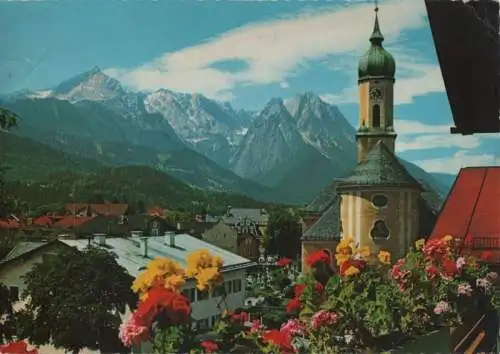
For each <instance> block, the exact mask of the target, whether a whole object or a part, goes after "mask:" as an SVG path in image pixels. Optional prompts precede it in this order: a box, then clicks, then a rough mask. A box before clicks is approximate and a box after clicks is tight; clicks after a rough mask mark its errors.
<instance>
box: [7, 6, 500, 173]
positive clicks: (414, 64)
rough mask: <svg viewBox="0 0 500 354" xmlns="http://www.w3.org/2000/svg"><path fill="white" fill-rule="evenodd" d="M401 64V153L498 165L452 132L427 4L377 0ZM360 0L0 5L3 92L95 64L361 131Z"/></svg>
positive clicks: (448, 164) (474, 142) (368, 20)
mask: <svg viewBox="0 0 500 354" xmlns="http://www.w3.org/2000/svg"><path fill="white" fill-rule="evenodd" d="M379 14H380V24H381V29H382V32H383V34H384V35H385V37H386V41H385V42H384V44H385V46H386V48H387V49H388V50H389V51H391V53H392V54H393V55H394V57H395V59H396V62H397V73H396V87H395V95H396V97H395V100H396V108H395V116H396V119H397V120H396V122H395V128H396V130H397V132H398V133H399V137H398V140H397V151H398V153H399V155H400V156H401V157H403V158H406V159H408V160H410V161H413V162H416V163H417V164H419V165H420V166H422V167H424V168H425V169H426V170H428V171H430V172H456V171H457V170H458V169H459V168H460V167H461V166H469V165H498V164H500V137H499V136H498V135H474V136H468V137H463V136H457V135H453V136H452V135H450V134H449V127H450V125H451V124H452V118H451V111H450V108H449V105H448V100H447V98H446V94H445V92H444V85H443V82H442V78H441V72H440V70H439V66H438V62H437V57H436V53H435V50H434V46H433V42H432V36H431V32H430V28H429V25H428V22H427V16H426V13H425V7H424V3H423V1H417V0H412V1H410V0H386V1H380V13H379ZM373 15H374V14H373V3H372V2H371V1H361V0H358V1H356V0H350V1H348V0H331V1H327V0H323V1H321V0H318V1H312V0H310V1H309V0H306V1H298V0H289V1H285V0H281V1H258V2H257V1H228V0H221V1H216V0H205V1H195V0H184V1H180V0H161V1H153V0H144V1H138V0H136V1H132V0H129V1H117V0H107V1H98V0H85V1H69V0H60V1H50V2H49V1H37V2H30V1H26V2H20V1H12V2H1V3H0V44H1V46H2V48H8V50H3V51H1V52H0V93H6V92H12V91H16V90H20V89H24V88H29V89H43V88H47V87H52V86H54V85H56V84H58V83H59V82H61V81H63V80H65V79H68V78H70V77H72V76H74V75H76V74H78V73H81V72H83V71H85V70H88V69H90V68H91V67H93V66H99V67H100V68H102V69H103V70H105V72H106V73H108V74H110V75H112V76H114V77H116V78H118V79H119V80H120V81H121V82H122V83H123V84H124V85H126V86H128V87H130V88H132V89H136V90H155V89H158V88H169V89H172V90H174V91H182V92H199V93H203V94H205V95H206V96H208V97H211V98H216V99H220V100H228V101H230V102H231V103H232V104H233V105H234V106H235V107H237V108H248V109H259V108H261V107H262V106H263V105H264V104H265V102H266V101H267V100H269V99H270V98H271V97H282V98H288V97H292V96H294V95H296V94H298V93H303V92H305V91H312V92H315V93H317V94H319V95H321V96H322V97H323V98H324V99H325V100H327V101H329V102H331V103H334V104H338V105H339V107H340V109H341V110H342V112H344V114H345V115H346V117H347V119H348V120H349V121H350V122H351V123H352V124H353V125H355V126H356V125H357V92H356V65H357V62H358V59H359V57H360V56H361V55H362V54H363V52H364V51H366V49H367V48H368V44H369V43H368V37H369V35H370V33H371V30H372V27H373Z"/></svg>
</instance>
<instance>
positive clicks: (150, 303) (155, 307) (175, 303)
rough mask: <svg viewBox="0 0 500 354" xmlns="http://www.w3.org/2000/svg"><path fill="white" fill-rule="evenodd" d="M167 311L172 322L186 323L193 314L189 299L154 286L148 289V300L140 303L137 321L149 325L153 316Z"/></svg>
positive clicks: (142, 324)
mask: <svg viewBox="0 0 500 354" xmlns="http://www.w3.org/2000/svg"><path fill="white" fill-rule="evenodd" d="M160 312H165V314H166V315H167V317H168V319H169V320H170V322H171V323H175V324H181V323H185V322H186V321H187V320H188V319H189V316H190V315H191V305H190V303H189V299H188V298H187V297H185V296H184V295H182V294H179V293H177V292H175V291H172V290H169V289H165V288H164V287H154V288H151V289H150V290H149V291H148V297H147V299H146V301H143V302H141V303H139V306H138V308H137V310H136V311H135V316H136V320H137V323H138V324H139V325H141V326H145V327H149V326H150V325H151V322H152V321H153V318H154V317H155V316H156V315H157V314H158V313H160Z"/></svg>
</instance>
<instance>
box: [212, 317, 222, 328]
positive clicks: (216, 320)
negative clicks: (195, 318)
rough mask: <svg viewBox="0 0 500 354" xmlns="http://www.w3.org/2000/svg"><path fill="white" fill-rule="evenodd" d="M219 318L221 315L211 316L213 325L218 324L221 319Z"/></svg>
mask: <svg viewBox="0 0 500 354" xmlns="http://www.w3.org/2000/svg"><path fill="white" fill-rule="evenodd" d="M219 318H220V315H215V316H212V317H211V321H212V327H213V326H215V325H216V324H217V322H218V321H219Z"/></svg>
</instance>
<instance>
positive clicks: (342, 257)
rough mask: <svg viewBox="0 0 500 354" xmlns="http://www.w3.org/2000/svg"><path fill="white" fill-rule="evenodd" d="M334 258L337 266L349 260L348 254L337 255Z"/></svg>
mask: <svg viewBox="0 0 500 354" xmlns="http://www.w3.org/2000/svg"><path fill="white" fill-rule="evenodd" d="M335 258H336V259H337V265H338V266H341V265H342V263H344V262H345V261H348V260H349V259H351V256H350V255H348V254H342V253H337V254H336V255H335Z"/></svg>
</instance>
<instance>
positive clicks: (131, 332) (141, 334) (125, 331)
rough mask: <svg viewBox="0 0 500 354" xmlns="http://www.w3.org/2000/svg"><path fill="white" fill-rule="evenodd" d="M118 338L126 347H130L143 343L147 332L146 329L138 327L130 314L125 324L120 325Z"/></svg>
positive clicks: (147, 334) (147, 335)
mask: <svg viewBox="0 0 500 354" xmlns="http://www.w3.org/2000/svg"><path fill="white" fill-rule="evenodd" d="M119 337H120V340H121V341H122V343H123V344H124V345H125V346H126V347H131V346H132V345H134V344H138V343H141V342H143V341H145V340H146V339H147V338H148V337H149V331H148V328H147V327H144V326H140V325H138V324H137V322H136V318H135V316H134V314H132V315H131V316H130V317H129V319H128V320H127V321H126V322H124V323H122V324H121V326H120V333H119Z"/></svg>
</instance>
